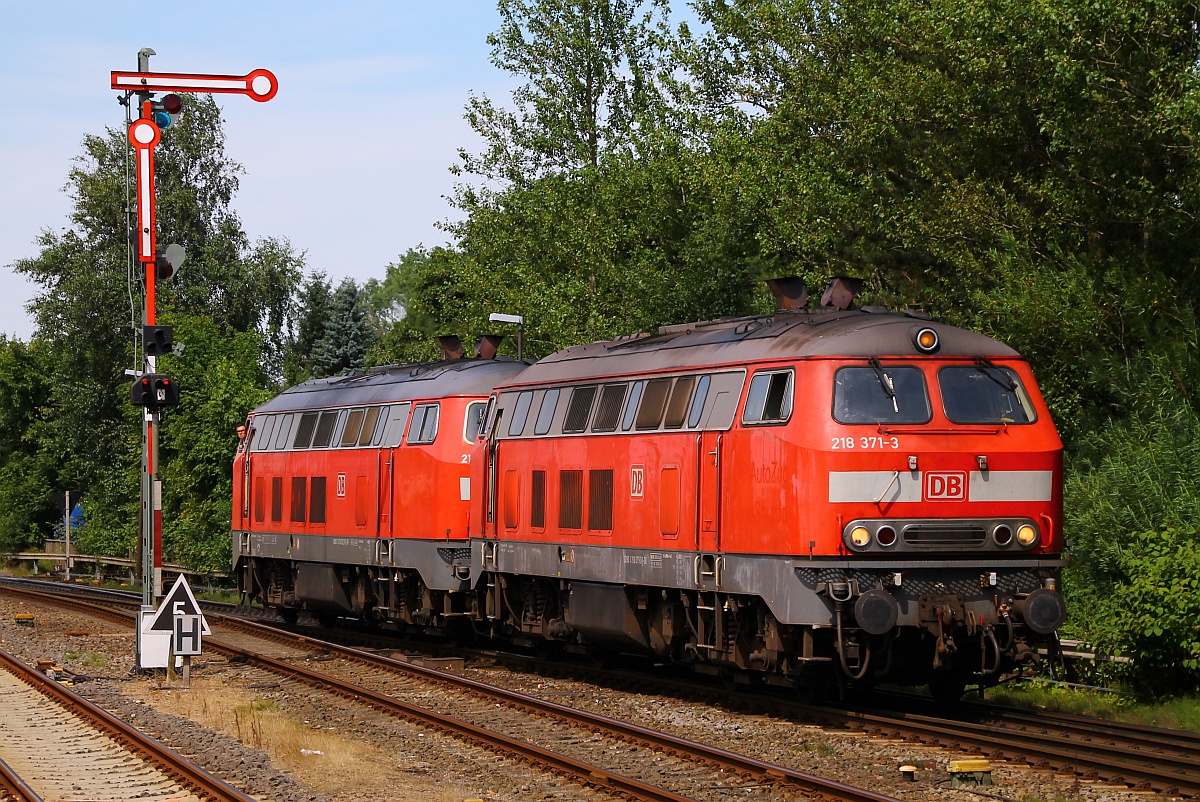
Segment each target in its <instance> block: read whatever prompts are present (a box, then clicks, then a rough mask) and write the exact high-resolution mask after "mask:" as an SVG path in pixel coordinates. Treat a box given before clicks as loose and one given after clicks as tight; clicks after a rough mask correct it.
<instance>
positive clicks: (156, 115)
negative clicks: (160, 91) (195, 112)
mask: <svg viewBox="0 0 1200 802" xmlns="http://www.w3.org/2000/svg"><path fill="white" fill-rule="evenodd" d="M182 109H183V99H182V98H180V97H179V95H177V94H175V93H174V92H172V93H171V94H169V95H163V97H162V99H161V100H152V101H150V117H151V119H153V120H154V124H155V125H157V126H158V127H159V128H161V129H163V130H165V129H167V128H170V127H171V124H172V123H173V122H175V118H176V117H178V116H179V112H180V110H182Z"/></svg>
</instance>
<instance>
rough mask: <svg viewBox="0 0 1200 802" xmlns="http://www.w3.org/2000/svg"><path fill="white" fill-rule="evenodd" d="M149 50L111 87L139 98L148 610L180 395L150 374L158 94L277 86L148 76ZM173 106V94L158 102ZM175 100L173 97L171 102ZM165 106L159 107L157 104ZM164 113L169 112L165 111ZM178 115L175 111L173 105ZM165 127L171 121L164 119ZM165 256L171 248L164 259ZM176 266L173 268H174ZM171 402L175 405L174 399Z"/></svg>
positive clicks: (261, 79)
mask: <svg viewBox="0 0 1200 802" xmlns="http://www.w3.org/2000/svg"><path fill="white" fill-rule="evenodd" d="M152 55H154V51H153V50H151V49H150V48H143V49H142V50H141V51H140V52H139V53H138V70H137V72H117V71H114V72H113V73H112V88H113V89H116V90H119V91H123V92H124V93H125V96H124V101H123V102H124V103H126V104H128V103H129V101H130V97H131V96H133V95H136V96H137V98H138V105H137V107H138V109H139V117H138V119H136V120H133V121H132V122H131V123H130V125H129V130H128V136H129V143H130V144H131V145H132V146H133V152H134V155H135V163H136V165H137V175H136V187H137V192H136V198H137V235H136V236H135V237H134V241H135V242H136V245H137V258H138V261H139V262H141V264H142V266H143V268H144V270H145V277H146V304H145V308H144V311H143V315H142V321H143V333H144V341H143V359H144V361H143V370H142V372H141V374H140V375H138V376H137V378H136V379H135V380H134V386H133V390H132V393H131V396H132V397H131V400H132V401H133V403H135V404H139V405H141V406H143V407H144V408H145V414H144V416H143V425H142V435H143V436H142V517H141V523H142V526H141V531H142V606H143V610H144V611H145V610H146V609H147V608H149V610H151V611H152V610H153V609H154V606H155V600H156V599H157V598H158V596H160V595H161V586H162V487H161V483H160V482H159V479H158V426H159V412H160V408H161V407H162V406H165V405H167V404H171V403H176V402H177V400H178V389H177V388H175V387H174V385H173V384H172V383H171V381H170V379H169V378H167V377H165V376H162V375H161V374H157V373H155V363H156V361H157V355H158V354H159V353H161V352H162V346H163V344H164V343H165V344H166V345H167V346H168V347H169V345H170V332H169V329H168V328H167V327H159V326H157V324H156V320H155V283H156V281H157V278H158V263H159V258H160V256H159V253H158V248H157V243H156V238H157V237H156V230H155V217H154V148H155V147H156V146H157V145H158V143H159V141H160V140H161V139H162V127H161V126H160V125H159V124H158V122H156V121H155V114H156V112H160V110H159V109H156V108H155V106H156V104H155V103H154V102H153V100H152V98H153V97H154V94H155V93H157V92H169V93H180V92H204V93H210V94H238V95H247V96H248V97H250V99H251V100H256V101H258V102H260V103H264V102H266V101H268V100H270V99H271V98H273V97H275V93H276V92H278V91H279V83H278V81H277V80H276V79H275V76H274V75H273V74H272V73H271V72H270V71H268V70H254V71H253V72H250V73H247V74H246V75H210V74H192V73H165V72H150V68H149V64H150V56H152ZM163 100H164V102H165V101H169V100H170V95H168V96H167V97H166V98H164V99H163ZM175 100H176V101H177V100H178V99H177V98H176V99H175ZM158 105H162V104H158ZM168 110H170V108H169V106H168ZM174 110H175V111H177V110H178V106H177V105H176V106H175V109H174ZM164 122H167V124H169V117H168V118H166V119H165V120H164ZM169 251H170V249H168V255H170V253H169ZM175 266H176V267H177V266H178V265H177V264H176V265H175ZM172 399H174V400H172Z"/></svg>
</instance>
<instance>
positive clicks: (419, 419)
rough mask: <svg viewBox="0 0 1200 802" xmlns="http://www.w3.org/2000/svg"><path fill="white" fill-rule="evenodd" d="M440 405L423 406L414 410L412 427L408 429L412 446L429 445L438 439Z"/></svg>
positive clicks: (409, 441) (409, 442)
mask: <svg viewBox="0 0 1200 802" xmlns="http://www.w3.org/2000/svg"><path fill="white" fill-rule="evenodd" d="M437 429H438V405H437V404H421V405H420V406H418V407H417V408H416V409H415V410H413V419H412V426H410V427H409V429H408V444H409V445H410V446H419V445H427V444H429V443H432V442H433V441H434V440H435V439H436V438H437Z"/></svg>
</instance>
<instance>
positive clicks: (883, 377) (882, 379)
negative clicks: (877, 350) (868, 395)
mask: <svg viewBox="0 0 1200 802" xmlns="http://www.w3.org/2000/svg"><path fill="white" fill-rule="evenodd" d="M867 364H869V365H870V366H871V370H873V371H875V378H876V379H878V380H879V386H880V387H882V388H883V391H884V392H885V393H887V397H888V398H890V399H892V409H893V410H894V411H895V412H899V411H900V405H899V404H897V403H896V386H895V385H894V384H892V377H891V376H889V375H887V374H886V373H884V372H883V365H881V364H879V357H877V356H873V357H871V358H870V359H868V360H867Z"/></svg>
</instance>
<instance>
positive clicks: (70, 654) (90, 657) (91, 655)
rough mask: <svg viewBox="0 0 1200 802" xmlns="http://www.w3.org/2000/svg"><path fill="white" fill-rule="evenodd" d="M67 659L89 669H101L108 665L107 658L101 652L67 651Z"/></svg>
mask: <svg viewBox="0 0 1200 802" xmlns="http://www.w3.org/2000/svg"><path fill="white" fill-rule="evenodd" d="M67 659H68V660H71V661H72V662H75V663H78V664H80V665H83V666H88V667H90V668H103V667H104V666H106V665H108V660H109V657H108V655H107V654H103V653H101V652H86V651H85V652H81V651H78V650H76V649H67Z"/></svg>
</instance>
